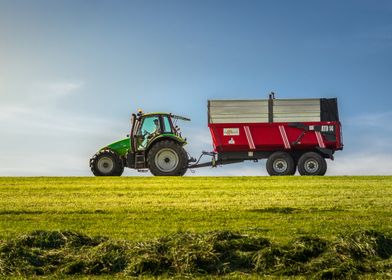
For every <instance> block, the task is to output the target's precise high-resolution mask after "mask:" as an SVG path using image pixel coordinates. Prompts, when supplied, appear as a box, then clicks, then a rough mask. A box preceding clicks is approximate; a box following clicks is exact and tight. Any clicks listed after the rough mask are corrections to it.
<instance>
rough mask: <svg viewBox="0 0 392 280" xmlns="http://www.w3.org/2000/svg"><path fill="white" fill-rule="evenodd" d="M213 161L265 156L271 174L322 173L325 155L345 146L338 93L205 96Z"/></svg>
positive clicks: (235, 160)
mask: <svg viewBox="0 0 392 280" xmlns="http://www.w3.org/2000/svg"><path fill="white" fill-rule="evenodd" d="M208 127H209V129H210V132H211V137H212V141H213V146H214V152H211V153H206V152H203V154H202V156H203V155H210V156H212V157H213V160H212V163H202V164H199V161H200V158H201V157H202V156H201V157H200V158H199V160H198V161H197V162H196V163H195V164H193V165H192V164H191V165H190V166H189V167H190V168H197V167H203V166H208V165H212V166H216V165H219V164H229V163H235V162H242V161H245V160H252V161H258V160H259V159H267V171H268V173H269V174H270V175H293V174H295V172H296V169H298V172H299V173H300V174H301V175H324V174H325V172H326V170H327V163H326V161H325V159H331V160H333V154H334V152H335V151H337V150H342V149H343V143H342V133H341V124H340V121H339V114H338V106H337V99H336V98H314V99H275V98H274V95H273V94H271V95H270V98H269V99H264V100H209V101H208Z"/></svg>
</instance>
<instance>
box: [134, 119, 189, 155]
mask: <svg viewBox="0 0 392 280" xmlns="http://www.w3.org/2000/svg"><path fill="white" fill-rule="evenodd" d="M178 119H182V120H187V121H189V120H190V119H188V118H185V117H181V116H176V115H172V114H169V113H148V114H144V113H143V112H142V111H139V112H138V114H133V115H132V120H131V122H132V126H131V127H132V128H131V134H130V147H131V150H132V152H133V153H138V152H143V151H146V150H148V149H149V148H150V147H151V144H152V143H155V142H156V141H159V140H162V139H163V138H171V139H173V140H175V141H178V142H180V143H185V141H186V139H183V138H182V137H181V133H180V132H179V127H178V126H177V125H176V121H177V120H178Z"/></svg>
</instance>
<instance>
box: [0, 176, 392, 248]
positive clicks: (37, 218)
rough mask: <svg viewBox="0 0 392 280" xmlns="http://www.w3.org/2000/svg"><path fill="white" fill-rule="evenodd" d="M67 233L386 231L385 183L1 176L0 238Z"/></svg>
mask: <svg viewBox="0 0 392 280" xmlns="http://www.w3.org/2000/svg"><path fill="white" fill-rule="evenodd" d="M34 230H46V231H54V230H60V231H64V230H71V231H77V232H80V233H83V234H86V235H89V236H97V235H102V236H107V237H109V238H111V239H114V240H126V241H127V242H128V241H130V242H136V241H146V240H151V239H154V238H159V237H163V236H168V235H170V234H173V233H177V232H179V231H180V232H188V231H189V232H193V233H206V232H210V231H217V230H229V231H233V232H239V233H241V234H247V235H251V236H259V237H264V238H267V239H268V240H270V241H271V242H273V243H276V244H286V243H287V242H290V240H293V239H295V238H298V237H301V236H304V235H311V236H317V237H318V238H322V239H325V240H328V241H331V242H333V241H334V240H336V239H337V238H338V236H340V235H342V234H347V233H350V232H355V231H365V230H375V231H378V232H382V233H385V234H390V233H392V177H317V178H313V177H282V178H278V177H183V178H163V177H123V178H88V177H83V178H77V177H66V178H62V177H54V178H47V177H44V178H13V177H9V178H8V177H4V178H0V240H3V242H5V241H6V240H10V239H13V238H16V237H18V236H20V235H22V234H27V233H29V232H31V231H34Z"/></svg>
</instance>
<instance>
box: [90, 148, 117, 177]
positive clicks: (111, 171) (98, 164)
mask: <svg viewBox="0 0 392 280" xmlns="http://www.w3.org/2000/svg"><path fill="white" fill-rule="evenodd" d="M90 168H91V171H92V172H93V174H94V175H95V176H121V174H122V173H123V172H124V164H123V162H122V160H121V158H120V156H119V155H118V154H116V153H115V152H113V151H112V150H101V151H99V152H98V153H96V154H95V155H94V156H93V157H92V158H91V159H90Z"/></svg>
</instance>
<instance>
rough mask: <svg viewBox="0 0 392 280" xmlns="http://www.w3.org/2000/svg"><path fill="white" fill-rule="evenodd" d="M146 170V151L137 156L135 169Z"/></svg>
mask: <svg viewBox="0 0 392 280" xmlns="http://www.w3.org/2000/svg"><path fill="white" fill-rule="evenodd" d="M143 168H146V155H145V153H144V151H142V152H138V153H137V154H136V155H135V169H143Z"/></svg>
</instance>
